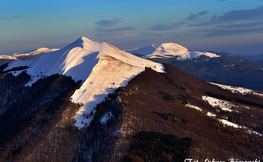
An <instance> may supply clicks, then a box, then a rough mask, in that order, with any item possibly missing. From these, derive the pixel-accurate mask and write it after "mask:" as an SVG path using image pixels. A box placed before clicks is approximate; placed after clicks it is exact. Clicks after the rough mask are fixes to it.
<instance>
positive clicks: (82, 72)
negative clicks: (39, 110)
mask: <svg viewBox="0 0 263 162" xmlns="http://www.w3.org/2000/svg"><path fill="white" fill-rule="evenodd" d="M18 66H27V67H29V68H28V69H27V73H28V74H29V75H31V79H32V80H31V81H30V82H29V83H28V85H31V84H33V83H34V82H36V81H37V80H38V79H40V78H42V77H44V76H50V75H53V74H56V73H58V74H64V75H67V76H71V77H72V78H73V79H74V80H75V81H79V80H82V81H83V84H82V86H81V87H80V89H78V90H77V91H76V92H75V93H74V94H73V96H71V98H72V101H74V102H81V103H83V104H84V106H83V107H82V108H81V109H80V110H79V111H78V112H77V115H76V119H77V122H76V125H77V126H79V127H82V126H84V125H85V122H86V123H87V124H88V125H89V122H90V121H91V120H92V118H89V119H86V118H83V114H84V113H86V114H87V113H90V112H91V111H94V110H93V108H94V107H95V106H96V105H97V104H98V103H100V102H102V101H103V100H104V99H105V97H106V96H107V95H108V94H109V93H112V92H114V90H115V89H117V88H119V87H121V86H126V85H127V83H128V81H129V80H131V79H132V78H133V77H135V76H136V75H138V74H139V73H140V72H142V71H144V70H145V67H149V68H152V69H153V70H155V71H157V72H164V67H163V65H162V64H159V63H155V62H152V61H150V60H146V59H143V58H140V57H137V56H135V55H132V54H130V53H128V52H125V51H122V50H120V49H118V48H117V47H115V46H112V45H110V44H108V43H105V42H95V41H92V40H89V39H88V38H86V37H81V38H79V39H77V40H76V41H74V42H73V43H71V44H69V45H68V46H66V47H64V48H62V49H61V50H58V51H54V52H52V53H46V54H43V55H41V56H39V57H37V58H35V59H32V60H27V61H25V60H24V61H23V60H15V61H13V62H11V63H10V64H9V66H8V67H7V68H6V69H5V70H8V69H12V68H14V67H18ZM18 74H19V72H16V73H15V75H18ZM82 121H84V122H82Z"/></svg>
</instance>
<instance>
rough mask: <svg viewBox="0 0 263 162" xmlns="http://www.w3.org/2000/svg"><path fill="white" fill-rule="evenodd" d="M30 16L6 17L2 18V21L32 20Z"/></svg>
mask: <svg viewBox="0 0 263 162" xmlns="http://www.w3.org/2000/svg"><path fill="white" fill-rule="evenodd" d="M30 18H31V17H30V16H5V17H1V19H30Z"/></svg>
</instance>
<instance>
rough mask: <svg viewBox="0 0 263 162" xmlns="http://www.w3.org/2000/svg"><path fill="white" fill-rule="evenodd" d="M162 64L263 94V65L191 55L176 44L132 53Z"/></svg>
mask: <svg viewBox="0 0 263 162" xmlns="http://www.w3.org/2000/svg"><path fill="white" fill-rule="evenodd" d="M129 52H130V53H133V54H136V55H139V56H141V57H144V58H148V59H149V60H152V61H155V62H159V63H169V64H171V65H174V66H176V67H178V68H179V69H181V70H183V71H184V72H186V73H188V74H191V75H193V76H195V77H197V78H199V79H202V80H209V81H212V82H218V83H223V84H230V85H236V86H243V87H248V88H252V89H261V90H263V84H262V83H263V65H262V64H258V63H254V62H250V61H248V60H246V59H244V58H241V57H238V56H236V55H231V54H228V53H224V52H221V53H211V52H200V51H190V50H187V48H185V47H182V46H181V45H178V44H175V43H163V44H160V45H159V46H154V45H151V46H147V47H143V48H140V49H136V50H132V51H129Z"/></svg>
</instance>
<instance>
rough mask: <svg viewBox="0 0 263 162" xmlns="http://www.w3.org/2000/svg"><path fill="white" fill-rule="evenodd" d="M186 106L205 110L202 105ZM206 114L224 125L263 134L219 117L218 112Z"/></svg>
mask: <svg viewBox="0 0 263 162" xmlns="http://www.w3.org/2000/svg"><path fill="white" fill-rule="evenodd" d="M185 106H187V107H189V108H192V109H195V110H198V111H200V112H204V111H203V110H202V109H201V108H200V107H198V106H195V105H191V104H186V105H185ZM206 115H207V116H209V117H211V118H214V119H217V120H218V121H219V122H220V123H222V124H223V125H224V126H229V127H234V128H238V129H244V130H246V132H247V133H249V134H252V133H253V134H256V135H258V136H262V134H261V133H259V132H257V131H254V130H252V129H249V128H247V127H245V126H241V125H238V124H235V123H233V122H230V121H228V120H226V119H218V118H217V115H216V114H214V113H211V112H209V111H207V113H206Z"/></svg>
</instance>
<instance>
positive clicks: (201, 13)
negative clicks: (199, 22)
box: [198, 11, 209, 16]
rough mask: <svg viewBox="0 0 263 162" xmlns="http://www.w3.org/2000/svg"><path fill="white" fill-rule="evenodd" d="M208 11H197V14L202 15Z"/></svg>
mask: <svg viewBox="0 0 263 162" xmlns="http://www.w3.org/2000/svg"><path fill="white" fill-rule="evenodd" d="M208 13H209V11H201V12H199V13H198V15H200V16H203V15H206V14H208Z"/></svg>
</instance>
